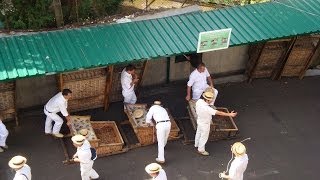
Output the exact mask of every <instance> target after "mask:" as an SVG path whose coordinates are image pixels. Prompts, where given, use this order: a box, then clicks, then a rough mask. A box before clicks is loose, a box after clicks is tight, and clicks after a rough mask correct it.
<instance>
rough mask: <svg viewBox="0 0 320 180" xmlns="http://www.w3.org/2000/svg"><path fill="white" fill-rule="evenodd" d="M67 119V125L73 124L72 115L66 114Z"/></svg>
mask: <svg viewBox="0 0 320 180" xmlns="http://www.w3.org/2000/svg"><path fill="white" fill-rule="evenodd" d="M66 119H67V125H70V124H71V117H70V115H68V116H66Z"/></svg>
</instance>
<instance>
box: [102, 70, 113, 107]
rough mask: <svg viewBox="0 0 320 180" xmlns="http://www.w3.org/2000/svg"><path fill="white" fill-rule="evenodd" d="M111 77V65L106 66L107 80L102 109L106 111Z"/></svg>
mask: <svg viewBox="0 0 320 180" xmlns="http://www.w3.org/2000/svg"><path fill="white" fill-rule="evenodd" d="M112 79H113V66H109V67H108V73H107V82H106V89H105V93H104V99H105V100H104V110H105V111H107V110H108V108H109V105H110V99H109V98H110V97H109V95H110V92H111V89H112Z"/></svg>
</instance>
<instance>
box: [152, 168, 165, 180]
mask: <svg viewBox="0 0 320 180" xmlns="http://www.w3.org/2000/svg"><path fill="white" fill-rule="evenodd" d="M153 179H154V180H167V174H166V172H165V171H164V170H163V169H160V171H159V174H158V176H157V177H155V178H153Z"/></svg>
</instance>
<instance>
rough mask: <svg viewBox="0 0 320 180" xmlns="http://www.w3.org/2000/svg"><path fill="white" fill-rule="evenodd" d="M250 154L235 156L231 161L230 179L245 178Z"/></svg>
mask: <svg viewBox="0 0 320 180" xmlns="http://www.w3.org/2000/svg"><path fill="white" fill-rule="evenodd" d="M247 165H248V155H247V154H244V155H243V156H240V157H235V158H234V160H233V161H232V163H231V166H230V170H229V177H230V180H243V173H244V171H245V170H246V169H247Z"/></svg>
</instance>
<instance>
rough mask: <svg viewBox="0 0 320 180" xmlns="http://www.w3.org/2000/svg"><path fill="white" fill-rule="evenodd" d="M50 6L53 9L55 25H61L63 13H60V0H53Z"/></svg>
mask: <svg viewBox="0 0 320 180" xmlns="http://www.w3.org/2000/svg"><path fill="white" fill-rule="evenodd" d="M51 6H52V7H53V10H54V15H55V18H56V23H57V27H61V26H63V25H64V21H63V13H62V8H61V1H60V0H53V1H52V5H51Z"/></svg>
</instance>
